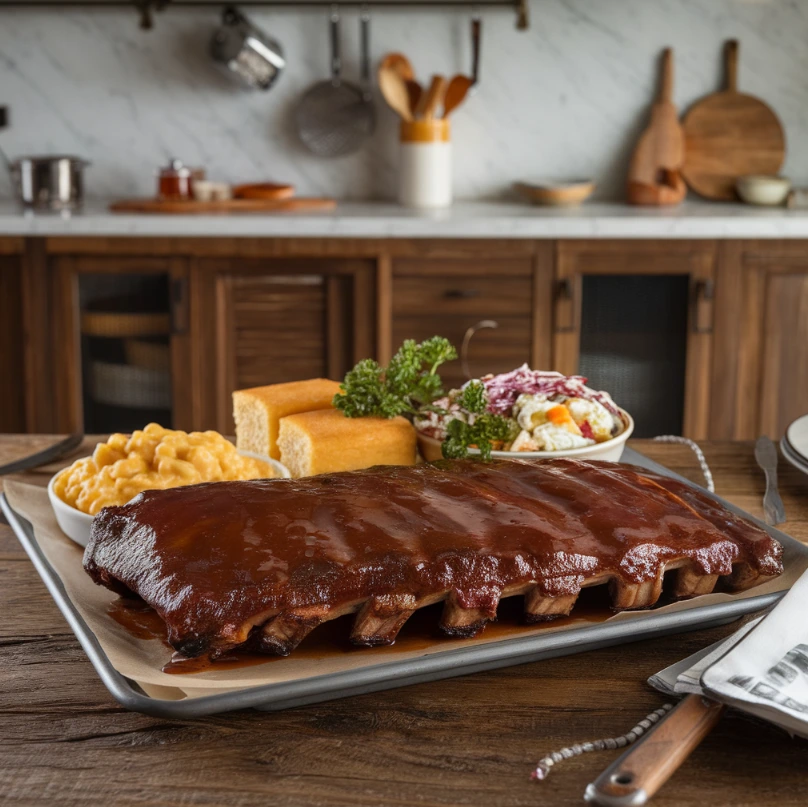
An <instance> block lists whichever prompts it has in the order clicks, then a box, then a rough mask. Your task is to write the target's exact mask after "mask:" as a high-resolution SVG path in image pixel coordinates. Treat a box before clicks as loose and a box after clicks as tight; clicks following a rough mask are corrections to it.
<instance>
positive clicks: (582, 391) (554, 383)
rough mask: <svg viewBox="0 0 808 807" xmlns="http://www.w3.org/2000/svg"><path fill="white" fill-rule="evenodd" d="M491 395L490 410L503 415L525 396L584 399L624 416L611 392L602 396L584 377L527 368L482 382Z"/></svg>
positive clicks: (507, 413) (490, 377)
mask: <svg viewBox="0 0 808 807" xmlns="http://www.w3.org/2000/svg"><path fill="white" fill-rule="evenodd" d="M480 380H481V381H482V383H483V384H484V385H485V390H486V392H487V393H488V410H489V411H490V412H494V413H496V414H499V415H508V416H509V415H510V414H511V410H512V409H513V405H514V404H515V403H516V399H517V398H518V397H519V396H520V395H522V394H523V393H527V394H529V395H546V396H547V397H548V398H549V397H552V396H553V395H565V396H567V397H568V398H584V399H585V400H587V401H597V402H598V403H599V404H602V405H603V406H604V407H605V408H606V409H608V410H609V412H611V413H612V414H613V415H616V416H618V417H619V416H620V411H619V410H618V408H617V406H616V404H615V402H614V401H613V400H612V397H611V395H609V393H608V392H599V391H598V390H593V389H590V388H589V387H587V386H586V379H585V378H584V377H583V376H580V375H562V374H561V373H556V372H550V371H544V370H531V369H530V367H528V365H527V364H523V365H522V366H521V367H518V368H517V369H516V370H512V371H511V372H510V373H502V374H500V375H494V376H487V377H484V378H482V379H480Z"/></svg>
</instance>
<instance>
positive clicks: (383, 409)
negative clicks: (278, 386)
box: [334, 336, 457, 418]
mask: <svg viewBox="0 0 808 807" xmlns="http://www.w3.org/2000/svg"><path fill="white" fill-rule="evenodd" d="M456 358H457V351H456V350H455V349H454V347H453V346H452V344H451V343H450V342H449V340H448V339H444V338H443V337H441V336H433V337H432V338H431V339H427V340H426V341H424V342H421V343H420V344H418V343H416V342H415V340H414V339H407V340H406V341H405V342H404V344H403V345H402V346H401V347H400V348H399V350H398V352H397V353H396V355H395V356H393V358H392V359H391V360H390V364H389V366H388V367H387V368H384V367H382V366H381V365H380V364H379V363H378V362H377V361H374V360H373V359H363V360H362V361H360V362H359V364H357V365H356V366H355V367H354V368H353V370H350V371H349V372H348V373H347V374H346V375H345V379H344V381H343V382H342V384H340V389H341V390H342V392H339V393H337V394H336V395H335V396H334V407H335V408H336V409H339V410H340V411H341V412H343V413H344V414H345V415H346V417H350V418H358V417H381V418H394V417H396V415H404V414H411V415H415V414H417V413H418V410H419V408H420V407H423V406H426V405H428V404H430V403H432V401H434V400H435V399H436V398H440V397H441V395H443V386H442V383H441V379H440V376H439V375H438V372H437V370H438V367H440V365H441V364H443V363H444V362H447V361H451V360H452V359H456Z"/></svg>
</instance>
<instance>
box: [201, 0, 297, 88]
mask: <svg viewBox="0 0 808 807" xmlns="http://www.w3.org/2000/svg"><path fill="white" fill-rule="evenodd" d="M210 52H211V55H212V56H213V58H214V60H215V61H217V62H219V64H223V65H224V66H225V67H227V68H228V69H229V70H231V71H232V72H233V73H235V74H236V75H238V76H239V77H240V78H241V80H242V81H243V82H244V83H245V84H247V85H248V86H250V87H260V88H261V89H262V90H268V89H269V88H270V87H271V86H272V85H273V84H274V83H275V80H276V79H277V78H278V76H279V75H280V74H281V71H282V70H283V68H284V67H285V66H286V59H284V56H283V50H282V49H281V46H280V45H279V44H278V42H276V41H275V40H274V39H272V38H271V37H269V36H267V35H266V34H265V33H263V31H260V30H259V29H258V28H256V27H255V26H254V25H253V24H252V23H251V22H250V21H249V20H248V19H247V18H246V17H245V16H244V15H243V14H242V13H241V12H240V11H238V9H235V8H233V7H232V6H228V7H227V8H225V10H224V12H223V13H222V27H221V28H219V29H218V30H217V31H216V33H215V34H214V35H213V40H212V41H211V43H210Z"/></svg>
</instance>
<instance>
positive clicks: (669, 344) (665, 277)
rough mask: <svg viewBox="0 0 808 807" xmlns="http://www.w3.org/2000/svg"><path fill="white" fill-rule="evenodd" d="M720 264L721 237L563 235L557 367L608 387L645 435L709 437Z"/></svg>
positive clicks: (556, 293) (557, 284) (555, 298)
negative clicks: (575, 237) (565, 238)
mask: <svg viewBox="0 0 808 807" xmlns="http://www.w3.org/2000/svg"><path fill="white" fill-rule="evenodd" d="M715 272H716V245H715V242H710V241H669V242H667V241H608V240H594V241H560V242H559V243H558V246H557V260H556V273H555V288H554V295H553V307H554V318H553V366H554V369H556V370H559V371H560V372H562V373H565V374H568V375H571V374H574V373H582V374H583V375H586V376H587V377H588V378H589V381H590V384H591V385H592V386H594V387H596V388H598V389H607V390H609V391H610V392H611V393H612V395H613V396H614V398H615V400H616V401H618V403H620V404H621V405H623V406H624V407H625V408H626V409H627V410H628V411H630V412H632V414H634V416H635V420H636V421H637V424H636V427H637V436H644V437H650V436H654V435H655V434H659V433H661V432H668V433H674V434H684V435H685V436H687V437H691V438H694V439H703V438H705V437H707V436H708V434H709V425H710V407H711V400H710V392H709V387H710V373H711V361H712V349H713V307H714V297H715Z"/></svg>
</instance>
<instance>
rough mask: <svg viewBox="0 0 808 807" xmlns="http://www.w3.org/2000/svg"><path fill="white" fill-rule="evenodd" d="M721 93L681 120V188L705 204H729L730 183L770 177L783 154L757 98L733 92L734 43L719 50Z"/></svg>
mask: <svg viewBox="0 0 808 807" xmlns="http://www.w3.org/2000/svg"><path fill="white" fill-rule="evenodd" d="M724 58H725V61H726V74H727V75H726V82H727V88H726V89H725V90H723V91H722V92H717V93H713V94H712V95H708V96H707V97H706V98H704V99H702V100H701V101H699V102H697V103H696V104H695V105H694V106H693V107H691V109H690V110H689V111H688V113H687V114H686V115H685V118H684V121H683V125H684V132H685V162H684V167H683V169H682V173H683V175H684V178H685V181H686V182H687V184H688V185H689V186H690V187H691V188H692V189H693V190H694V191H696V193H698V194H699V195H700V196H703V197H704V198H705V199H717V200H721V199H723V200H733V199H736V198H737V196H736V194H735V180H736V179H737V178H738V177H740V176H744V175H745V174H776V173H777V172H778V171H779V170H780V168H781V167H782V165H783V161H784V160H785V155H786V140H785V135H784V133H783V127H782V125H781V124H780V121H779V120H778V118H777V115H775V114H774V112H773V111H772V110H771V109H770V108H769V107H768V106H766V104H764V103H763V101H761V100H760V99H758V98H754V97H753V96H751V95H744V94H743V93H740V92H738V43H737V41H735V40H731V41H729V42H727V44H726V48H725V55H724Z"/></svg>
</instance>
